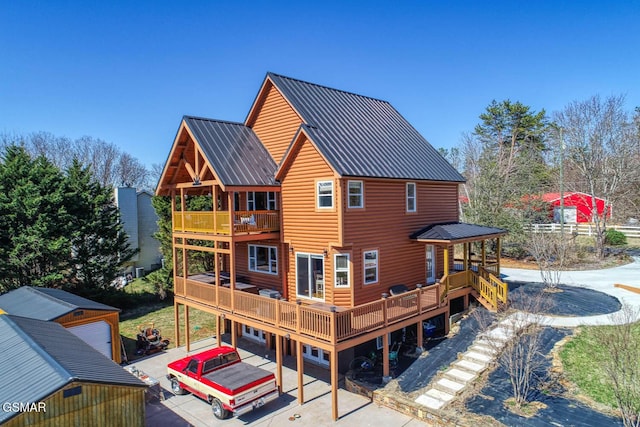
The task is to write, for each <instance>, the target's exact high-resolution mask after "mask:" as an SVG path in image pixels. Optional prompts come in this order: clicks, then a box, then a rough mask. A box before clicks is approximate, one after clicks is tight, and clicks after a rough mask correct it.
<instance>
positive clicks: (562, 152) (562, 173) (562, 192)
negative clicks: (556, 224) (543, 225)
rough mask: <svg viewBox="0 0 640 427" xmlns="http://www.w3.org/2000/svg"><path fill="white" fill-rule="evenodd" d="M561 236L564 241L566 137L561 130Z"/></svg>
mask: <svg viewBox="0 0 640 427" xmlns="http://www.w3.org/2000/svg"><path fill="white" fill-rule="evenodd" d="M560 236H562V238H563V239H564V135H563V134H562V128H560Z"/></svg>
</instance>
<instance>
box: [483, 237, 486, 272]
mask: <svg viewBox="0 0 640 427" xmlns="http://www.w3.org/2000/svg"><path fill="white" fill-rule="evenodd" d="M486 243H487V241H486V240H483V241H482V267H485V266H486V265H487V246H486Z"/></svg>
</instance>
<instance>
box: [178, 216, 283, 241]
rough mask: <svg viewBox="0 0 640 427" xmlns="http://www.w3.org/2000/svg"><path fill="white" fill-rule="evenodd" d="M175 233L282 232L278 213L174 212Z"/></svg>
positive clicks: (230, 233)
mask: <svg viewBox="0 0 640 427" xmlns="http://www.w3.org/2000/svg"><path fill="white" fill-rule="evenodd" d="M172 223H173V231H174V232H188V233H205V234H221V235H226V236H228V235H232V234H240V233H263V232H274V231H279V230H280V214H279V212H278V211H233V212H231V213H229V211H217V212H212V211H186V212H184V213H183V212H181V211H174V212H173V222H172Z"/></svg>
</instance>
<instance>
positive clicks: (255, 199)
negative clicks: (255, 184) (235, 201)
mask: <svg viewBox="0 0 640 427" xmlns="http://www.w3.org/2000/svg"><path fill="white" fill-rule="evenodd" d="M276 207H277V205H276V193H275V191H247V210H248V211H275V210H276Z"/></svg>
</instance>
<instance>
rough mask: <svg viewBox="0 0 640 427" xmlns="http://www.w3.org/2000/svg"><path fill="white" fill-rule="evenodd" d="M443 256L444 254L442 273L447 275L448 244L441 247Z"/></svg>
mask: <svg viewBox="0 0 640 427" xmlns="http://www.w3.org/2000/svg"><path fill="white" fill-rule="evenodd" d="M443 256H444V275H445V276H448V275H449V246H445V247H444V248H443Z"/></svg>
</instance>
